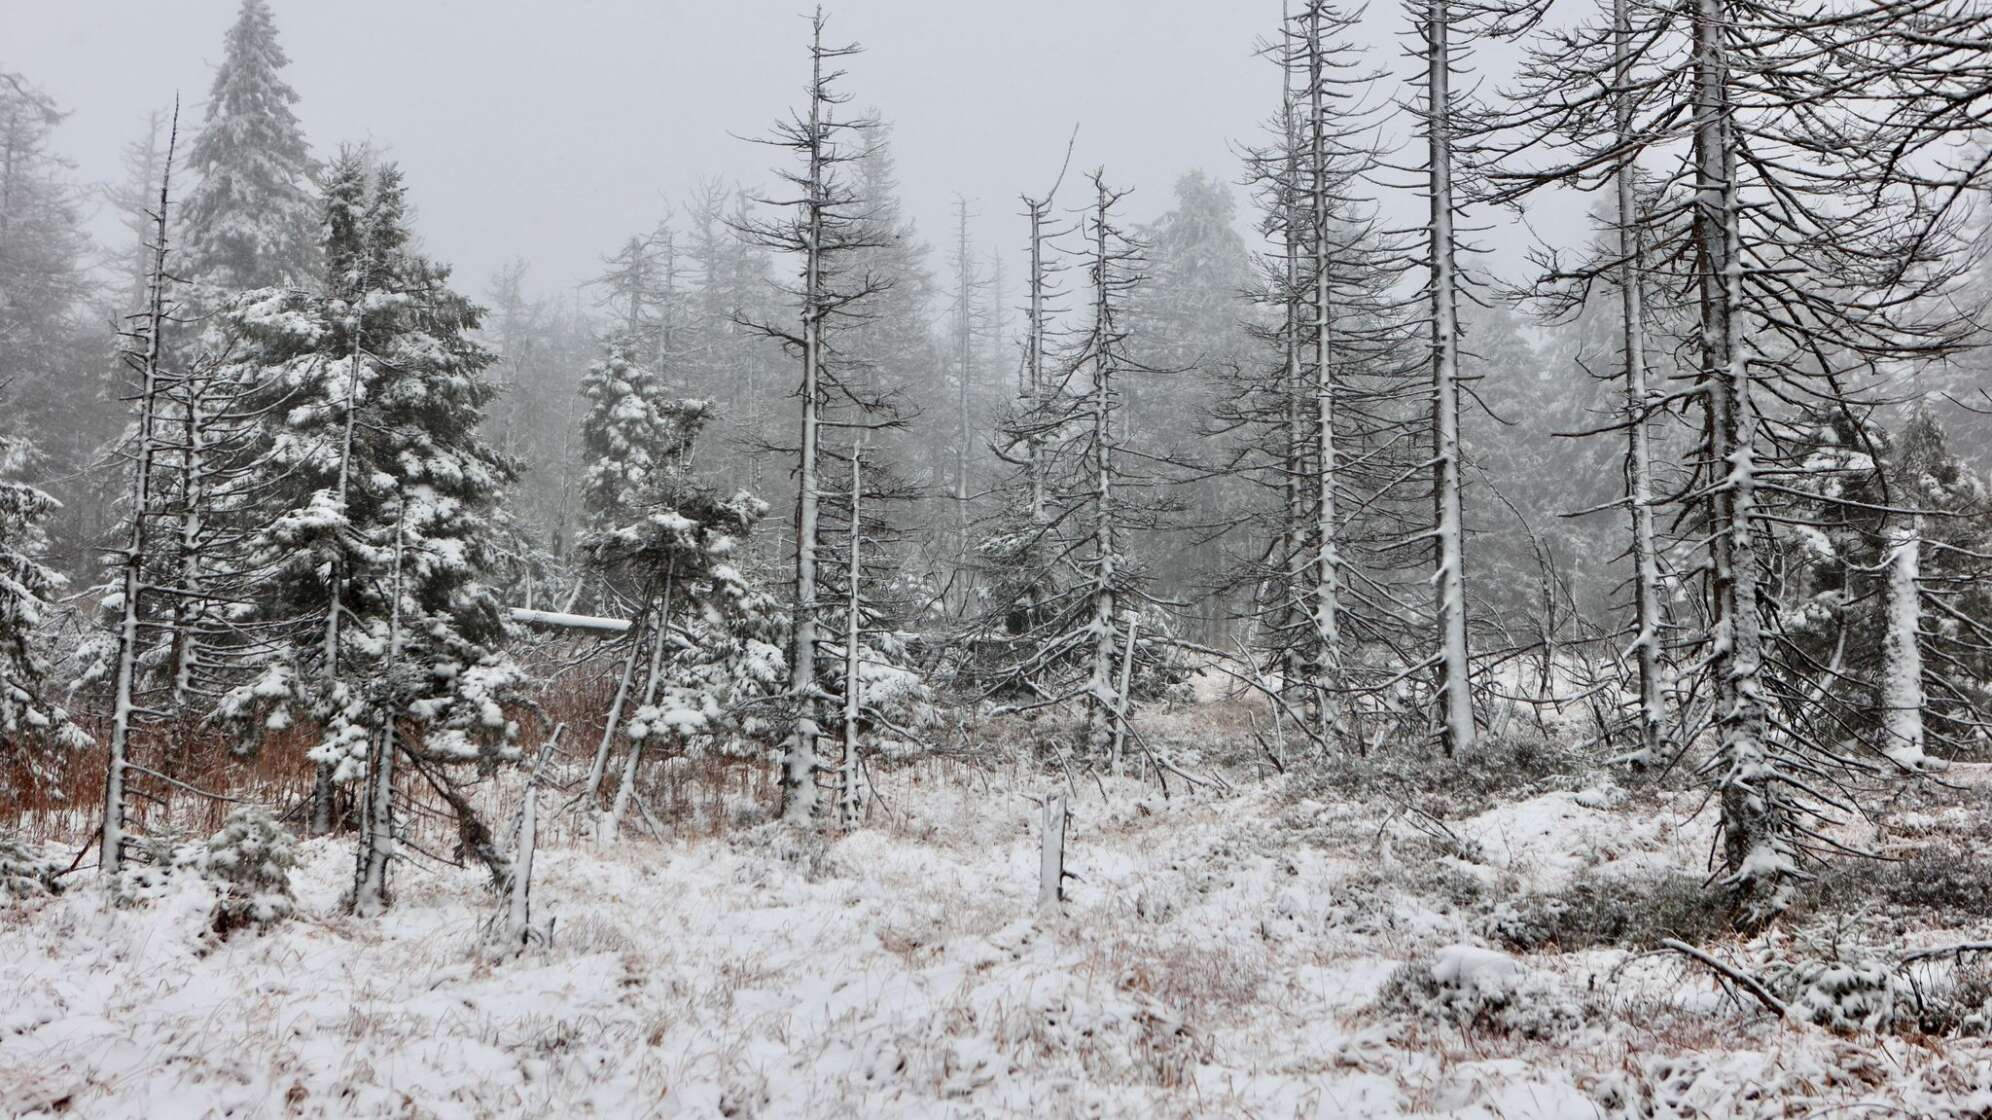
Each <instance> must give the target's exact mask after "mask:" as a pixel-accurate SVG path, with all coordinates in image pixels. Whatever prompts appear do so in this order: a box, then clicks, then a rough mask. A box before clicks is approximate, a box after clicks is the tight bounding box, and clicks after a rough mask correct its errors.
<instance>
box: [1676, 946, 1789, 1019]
mask: <svg viewBox="0 0 1992 1120" xmlns="http://www.w3.org/2000/svg"><path fill="white" fill-rule="evenodd" d="M1660 947H1661V948H1663V949H1672V950H1673V951H1674V952H1676V953H1679V954H1681V955H1682V956H1684V957H1687V958H1688V959H1690V960H1695V961H1699V962H1701V963H1702V964H1705V965H1707V966H1708V967H1709V968H1711V969H1713V970H1714V971H1715V972H1716V973H1717V974H1718V975H1721V976H1723V977H1724V978H1726V979H1728V980H1729V981H1731V982H1732V983H1734V984H1735V985H1736V986H1737V987H1739V988H1742V989H1743V990H1744V991H1746V992H1749V993H1750V994H1751V995H1752V996H1754V997H1755V998H1756V1000H1757V1002H1758V1003H1761V1004H1763V1005H1764V1007H1765V1008H1766V1009H1768V1010H1769V1011H1771V1012H1772V1013H1773V1014H1775V1015H1777V1016H1778V1018H1780V1019H1782V1018H1784V1017H1785V1016H1786V1015H1787V1014H1789V1013H1790V1011H1791V1008H1790V1007H1788V1006H1787V1005H1786V1004H1785V1001H1783V1000H1781V999H1779V998H1778V997H1777V996H1775V995H1772V994H1771V990H1770V988H1768V987H1766V986H1765V985H1764V982H1763V981H1762V980H1759V979H1757V978H1756V977H1755V976H1752V975H1750V974H1749V973H1747V972H1743V971H1741V970H1739V969H1737V968H1735V967H1734V966H1731V965H1727V964H1724V963H1722V962H1721V961H1719V960H1716V959H1715V958H1714V957H1712V956H1709V955H1708V954H1707V953H1704V952H1702V951H1701V950H1700V949H1697V948H1695V947H1694V946H1692V945H1689V944H1687V943H1686V942H1684V941H1676V940H1674V939H1673V938H1671V937H1669V938H1667V939H1666V940H1664V941H1662V942H1660Z"/></svg>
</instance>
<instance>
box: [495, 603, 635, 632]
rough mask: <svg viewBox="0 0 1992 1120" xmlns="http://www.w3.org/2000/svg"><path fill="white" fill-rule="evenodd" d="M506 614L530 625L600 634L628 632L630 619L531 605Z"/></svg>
mask: <svg viewBox="0 0 1992 1120" xmlns="http://www.w3.org/2000/svg"><path fill="white" fill-rule="evenodd" d="M506 614H507V615H508V616H509V617H510V618H511V619H512V621H513V622H523V623H525V624H526V625H528V626H551V627H554V628H555V629H559V630H592V631H594V632H596V633H598V634H627V633H628V632H629V620H628V619H626V618H604V617H602V616H600V615H592V614H563V613H562V612H560V611H536V610H533V609H531V608H529V607H512V608H510V609H509V610H507V611H506Z"/></svg>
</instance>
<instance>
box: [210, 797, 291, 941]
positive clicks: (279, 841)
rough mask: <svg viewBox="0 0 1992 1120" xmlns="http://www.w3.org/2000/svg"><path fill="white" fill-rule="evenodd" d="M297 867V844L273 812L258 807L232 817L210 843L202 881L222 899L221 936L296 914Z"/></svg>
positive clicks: (217, 918)
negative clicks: (293, 891) (294, 878)
mask: <svg viewBox="0 0 1992 1120" xmlns="http://www.w3.org/2000/svg"><path fill="white" fill-rule="evenodd" d="M296 866H297V841H295V840H294V839H292V838H291V834H290V833H289V831H287V830H286V829H285V828H284V827H283V826H282V825H280V824H278V823H277V822H276V821H275V820H274V819H272V818H271V816H270V815H269V814H268V813H266V812H264V811H263V810H262V809H259V808H256V807H254V806H250V807H245V808H241V809H237V810H235V811H234V812H232V813H230V814H229V815H228V820H227V821H226V822H225V823H224V824H223V825H222V826H221V831H220V832H217V833H215V834H214V835H213V836H212V837H209V838H208V842H207V850H206V852H205V853H204V859H203V861H202V869H201V871H202V877H203V878H205V879H206V880H207V881H208V882H209V883H210V884H212V885H213V886H214V888H215V894H216V896H217V897H216V900H215V908H214V929H215V932H216V933H220V934H223V935H226V934H228V933H231V932H233V931H235V930H237V929H241V928H242V927H243V926H248V925H257V926H264V925H270V924H271V923H274V922H279V921H282V920H283V919H285V918H288V917H290V916H291V915H292V914H293V913H295V912H296V910H297V905H296V903H295V901H294V900H293V899H292V898H291V888H290V873H291V869H292V868H294V867H296Z"/></svg>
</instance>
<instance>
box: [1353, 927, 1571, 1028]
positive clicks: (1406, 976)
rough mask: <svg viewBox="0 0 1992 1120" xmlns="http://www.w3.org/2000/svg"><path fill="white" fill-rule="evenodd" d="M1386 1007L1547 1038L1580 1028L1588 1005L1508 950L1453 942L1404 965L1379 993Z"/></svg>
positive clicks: (1458, 1023) (1407, 1014) (1428, 1019)
mask: <svg viewBox="0 0 1992 1120" xmlns="http://www.w3.org/2000/svg"><path fill="white" fill-rule="evenodd" d="M1377 1006H1378V1007H1379V1008H1381V1009H1382V1010H1383V1011H1385V1012H1387V1013H1390V1014H1394V1015H1401V1016H1404V1017H1407V1018H1411V1019H1419V1020H1424V1021H1426V1022H1436V1023H1447V1024H1450V1025H1453V1026H1457V1027H1461V1028H1464V1029H1468V1030H1478V1031H1487V1032H1490V1033H1493V1034H1503V1035H1519V1036H1521V1037H1523V1038H1533V1039H1544V1038H1553V1037H1555V1036H1557V1035H1560V1034H1564V1033H1567V1032H1569V1031H1572V1030H1575V1029H1576V1028H1578V1027H1580V1026H1582V1025H1583V1023H1584V1009H1583V1007H1582V1005H1580V1004H1579V1003H1578V1002H1577V1000H1576V999H1574V998H1572V997H1571V995H1570V994H1569V993H1568V992H1566V991H1565V990H1564V988H1563V983H1562V981H1560V980H1559V979H1557V978H1556V977H1555V976H1553V975H1550V974H1549V973H1546V972H1538V971H1536V970H1534V969H1531V968H1528V967H1527V966H1525V965H1523V964H1522V963H1521V962H1520V961H1518V960H1516V959H1515V958H1513V957H1511V956H1508V955H1507V954H1506V953H1501V952H1497V951H1495V950H1493V949H1482V948H1478V947H1476V946H1472V945H1449V946H1447V947H1445V948H1443V949H1441V950H1439V951H1438V953H1437V954H1436V955H1435V956H1433V958H1432V959H1431V960H1430V961H1413V962H1411V963H1409V964H1406V965H1404V966H1402V967H1400V968H1399V969H1398V970H1397V971H1396V972H1394V973H1392V974H1391V976H1390V978H1389V979H1388V980H1386V981H1385V982H1384V985H1383V988H1382V990H1381V991H1380V992H1378V993H1377Z"/></svg>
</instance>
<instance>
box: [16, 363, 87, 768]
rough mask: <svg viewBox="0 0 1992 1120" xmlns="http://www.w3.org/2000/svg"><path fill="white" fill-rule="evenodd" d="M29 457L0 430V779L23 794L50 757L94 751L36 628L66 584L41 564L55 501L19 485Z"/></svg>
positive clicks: (26, 447) (22, 443) (23, 443)
mask: <svg viewBox="0 0 1992 1120" xmlns="http://www.w3.org/2000/svg"><path fill="white" fill-rule="evenodd" d="M4 403H5V398H4V394H0V406H4ZM30 452H31V448H30V447H29V445H28V443H27V441H26V440H24V439H22V438H19V437H17V436H13V435H10V434H8V433H6V432H0V742H4V743H6V744H7V747H6V749H5V751H4V752H0V774H4V775H5V777H6V781H7V783H8V785H9V788H11V789H15V790H23V791H25V790H27V789H30V788H33V787H35V786H37V785H41V784H43V783H44V782H45V781H47V780H48V773H47V771H48V765H47V763H48V761H49V755H50V754H51V753H52V752H54V751H58V750H82V749H85V748H87V747H89V746H90V745H91V740H90V737H89V736H88V735H87V734H86V733H84V731H83V730H82V729H81V728H79V727H77V726H76V725H75V724H74V723H72V722H71V721H70V718H69V713H68V712H67V711H65V710H64V709H63V707H62V706H61V705H59V704H57V703H55V702H54V700H53V692H54V690H53V687H52V682H51V681H50V679H49V666H48V661H47V658H46V657H45V655H44V651H43V649H42V648H41V645H40V642H41V638H42V635H41V634H40V633H38V630H39V628H40V627H41V626H42V625H43V624H44V622H45V621H46V614H47V612H48V610H49V607H50V604H51V602H52V601H53V599H54V597H55V595H56V594H57V593H59V592H60V591H61V589H62V587H63V582H64V581H63V579H62V577H61V575H59V574H57V573H56V572H54V571H52V570H50V569H49V568H48V567H47V566H46V565H45V564H43V563H42V555H43V552H44V550H45V549H46V547H47V543H48V539H47V535H46V533H45V531H44V529H43V526H44V524H45V523H46V522H47V520H48V515H49V514H50V513H51V512H52V511H53V510H54V508H55V499H53V498H51V497H49V496H48V495H47V494H46V493H43V492H42V491H41V490H38V489H36V488H35V487H33V486H30V485H28V484H27V483H25V482H21V481H19V480H18V475H19V472H20V471H21V469H22V467H23V466H24V465H25V464H26V462H27V460H28V458H29V455H30ZM48 792H52V793H54V794H57V795H60V793H61V791H60V790H51V791H48Z"/></svg>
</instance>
